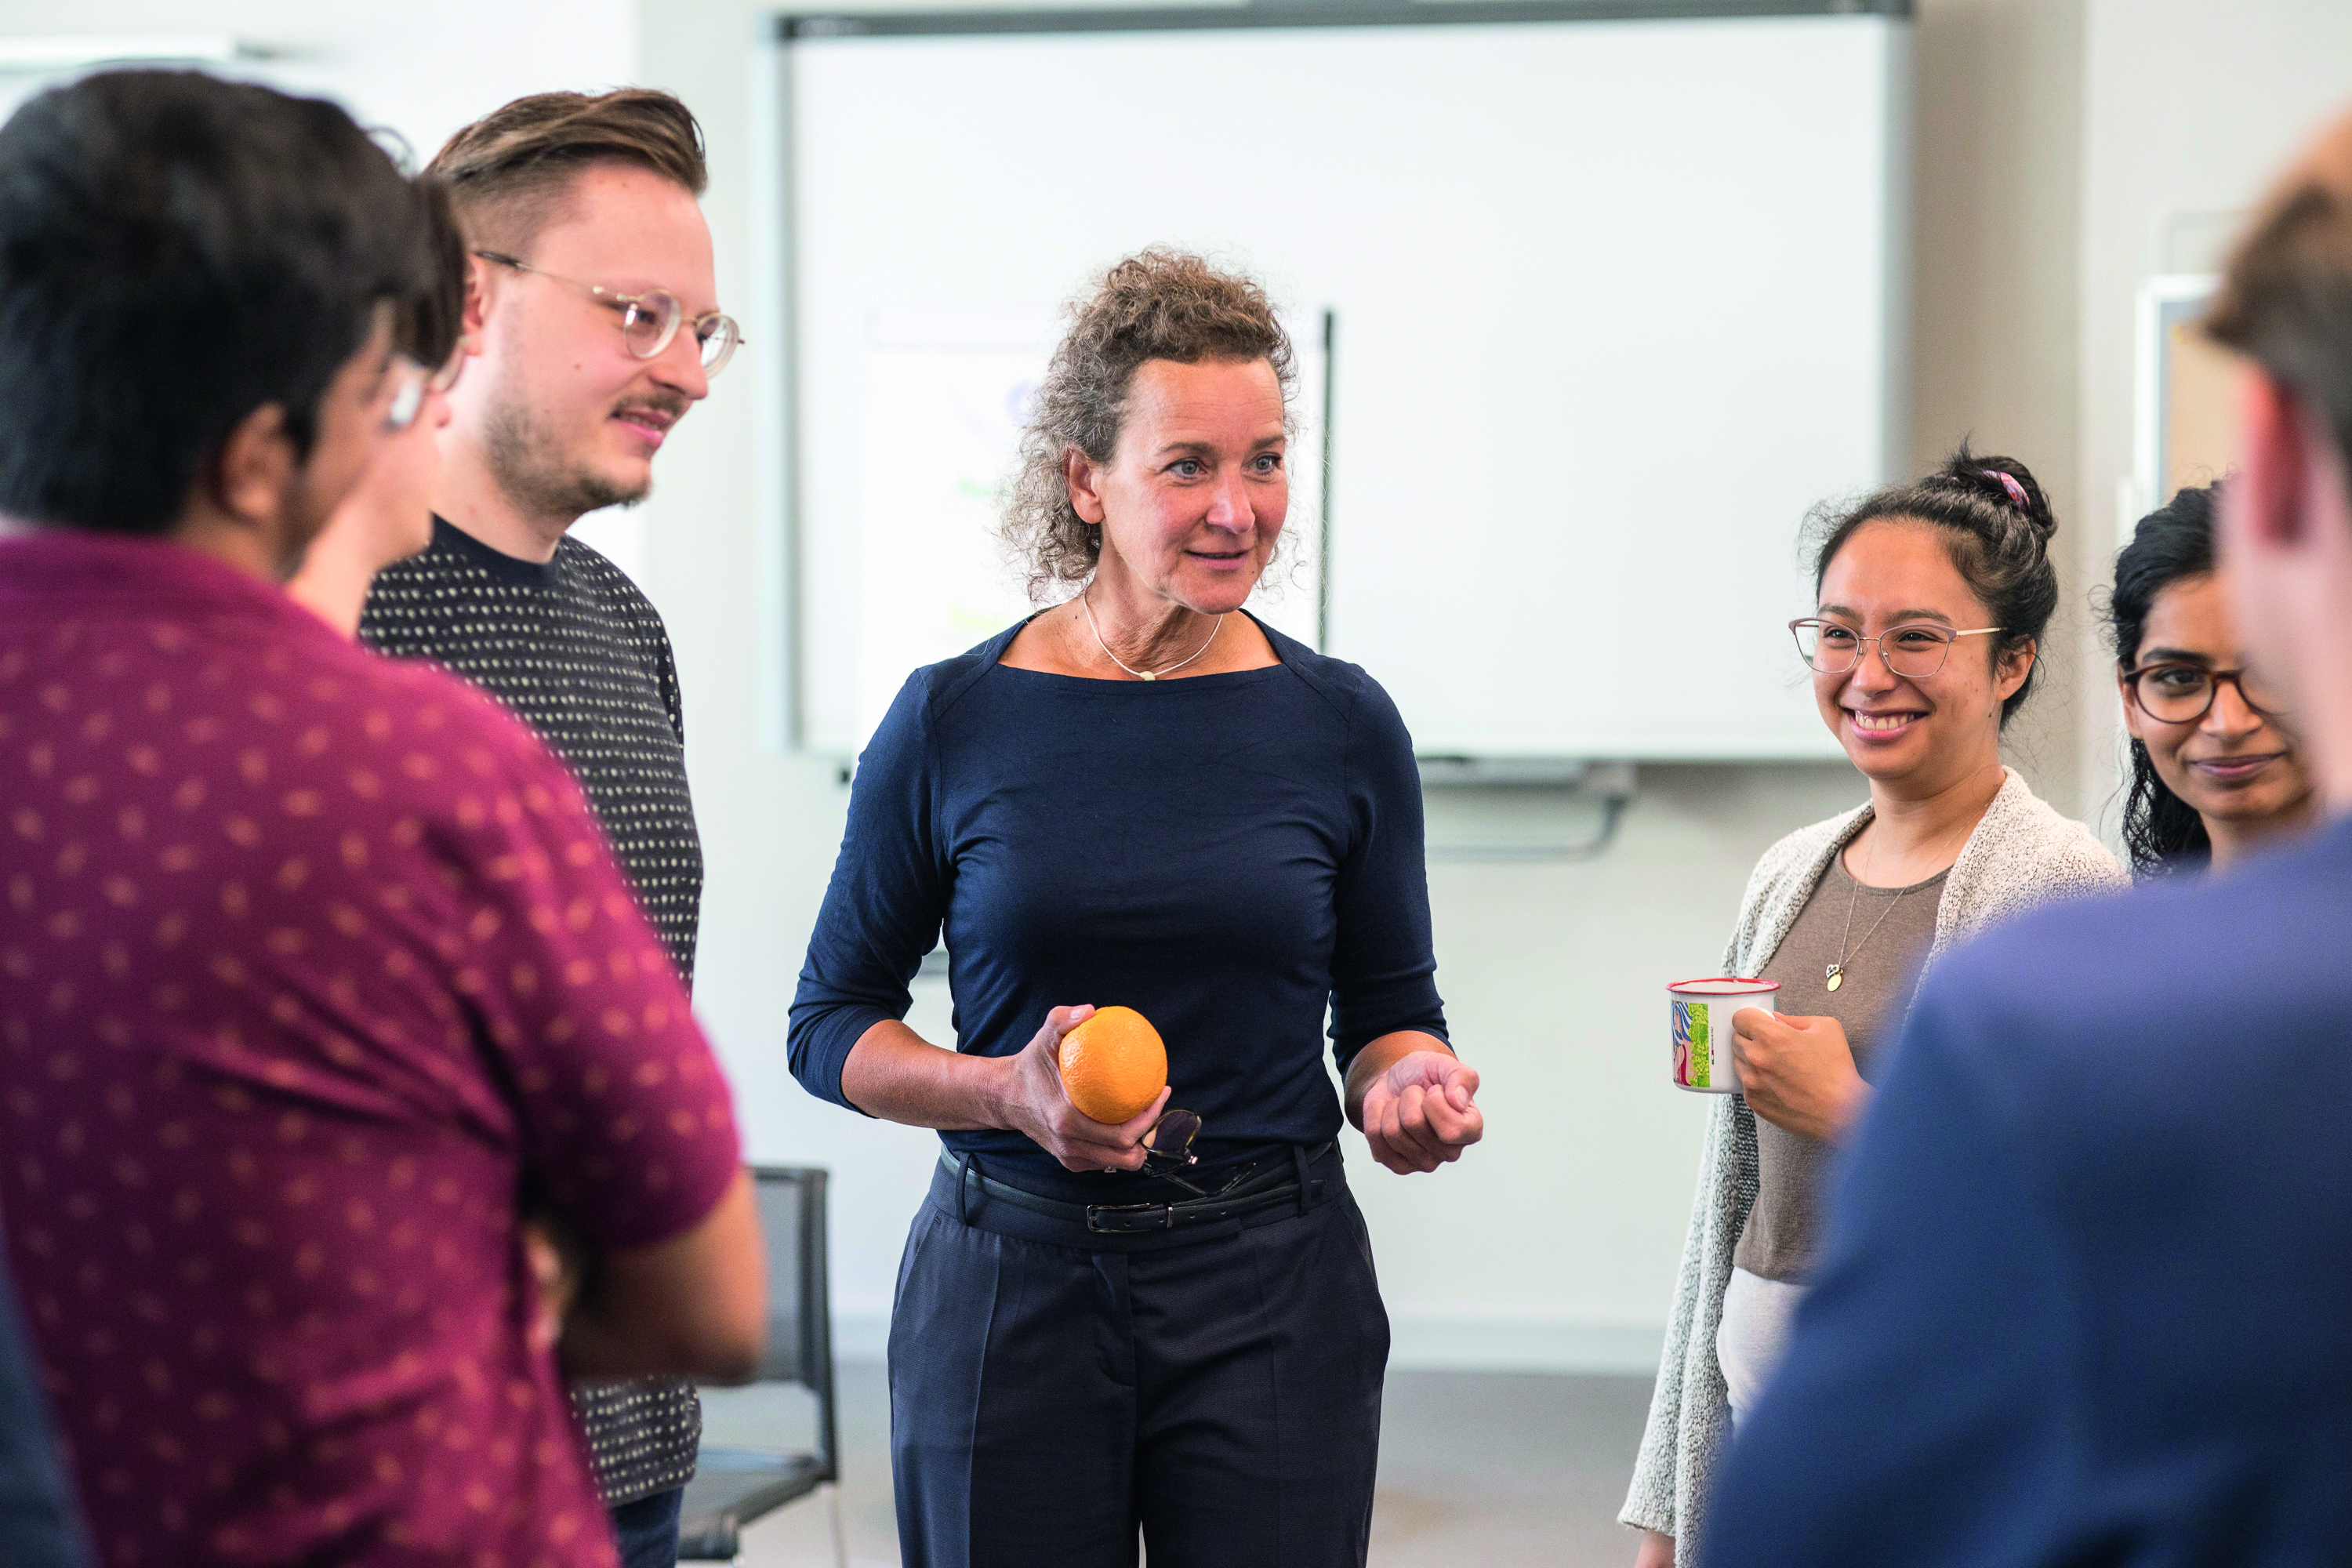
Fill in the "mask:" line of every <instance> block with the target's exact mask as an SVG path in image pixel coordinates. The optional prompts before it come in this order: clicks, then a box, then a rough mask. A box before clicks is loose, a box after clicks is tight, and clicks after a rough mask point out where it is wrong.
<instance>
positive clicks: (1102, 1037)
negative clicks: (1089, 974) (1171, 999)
mask: <svg viewBox="0 0 2352 1568" xmlns="http://www.w3.org/2000/svg"><path fill="white" fill-rule="evenodd" d="M1061 1066H1062V1092H1063V1093H1065V1094H1066V1095H1068V1096H1069V1097H1070V1103H1071V1104H1072V1105H1075V1106H1076V1107H1077V1108H1078V1110H1079V1112H1080V1113H1081V1114H1083V1115H1086V1116H1089V1117H1092V1118H1093V1119H1094V1120H1095V1121H1100V1122H1105V1123H1108V1125H1110V1126H1113V1127H1116V1126H1118V1124H1119V1123H1120V1122H1122V1121H1126V1120H1127V1119H1128V1118H1129V1117H1130V1116H1133V1115H1136V1114H1137V1113H1139V1111H1141V1110H1143V1108H1144V1107H1146V1106H1148V1105H1150V1103H1151V1102H1152V1101H1153V1100H1157V1099H1159V1098H1160V1090H1161V1089H1166V1088H1167V1087H1168V1047H1166V1046H1164V1045H1162V1044H1160V1031H1159V1030H1157V1029H1155V1028H1153V1027H1152V1026H1151V1020H1150V1019H1149V1018H1147V1017H1145V1016H1143V1015H1142V1014H1140V1013H1139V1012H1137V1011H1136V1010H1135V1009H1134V1008H1132V1007H1104V1008H1101V1009H1099V1010H1097V1012H1096V1014H1095V1016H1093V1017H1091V1018H1088V1019H1087V1021H1086V1022H1085V1023H1083V1024H1080V1025H1079V1026H1077V1027H1076V1028H1075V1029H1072V1030H1071V1031H1070V1032H1069V1033H1068V1034H1066V1035H1064V1036H1063V1037H1062V1057H1061Z"/></svg>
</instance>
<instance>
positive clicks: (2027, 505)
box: [1977, 468, 2033, 511]
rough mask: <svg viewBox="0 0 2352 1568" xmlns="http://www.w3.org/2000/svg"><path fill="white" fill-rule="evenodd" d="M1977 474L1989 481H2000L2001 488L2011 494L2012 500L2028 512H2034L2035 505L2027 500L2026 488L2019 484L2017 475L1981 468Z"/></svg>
mask: <svg viewBox="0 0 2352 1568" xmlns="http://www.w3.org/2000/svg"><path fill="white" fill-rule="evenodd" d="M1977 472H1978V473H1980V474H1982V475H1983V476H1984V477H1985V478H1987V479H1999V480H2000V488H2001V489H2005V490H2007V491H2008V492H2009V499H2010V500H2013V501H2015V502H2016V503H2017V504H2018V505H2020V506H2021V507H2023V508H2024V509H2025V510H2028V511H2032V510H2033V503H2032V501H2031V500H2027V499H2026V496H2025V487H2024V486H2023V485H2021V484H2019V483H2018V482H2017V476H2016V475H2014V474H2004V473H2002V472H2001V471H2000V469H1999V468H1979V469H1978V470H1977Z"/></svg>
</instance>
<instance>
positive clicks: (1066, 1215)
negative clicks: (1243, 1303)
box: [940, 1143, 1339, 1236]
mask: <svg viewBox="0 0 2352 1568" xmlns="http://www.w3.org/2000/svg"><path fill="white" fill-rule="evenodd" d="M1337 1147H1339V1145H1338V1144H1336V1143H1325V1144H1321V1145H1319V1146H1318V1147H1316V1148H1313V1149H1309V1150H1307V1151H1306V1158H1305V1159H1304V1160H1303V1161H1296V1162H1294V1161H1283V1162H1280V1163H1276V1162H1272V1161H1265V1162H1261V1163H1258V1164H1253V1165H1249V1166H1245V1167H1244V1168H1243V1170H1242V1171H1241V1172H1240V1173H1239V1174H1237V1175H1235V1176H1234V1178H1233V1179H1232V1180H1231V1181H1230V1182H1228V1183H1227V1184H1225V1185H1224V1186H1223V1187H1221V1188H1219V1189H1218V1190H1217V1191H1216V1192H1213V1193H1212V1194H1209V1195H1207V1196H1206V1197H1199V1198H1186V1199H1184V1200H1183V1201H1182V1202H1181V1203H1172V1204H1069V1203H1063V1202H1061V1201H1060V1200H1059V1199H1055V1198H1048V1197H1041V1196H1039V1195H1038V1194H1035V1193H1033V1192H1029V1191H1027V1190H1025V1189H1024V1188H1021V1187H1016V1186H1013V1185H1012V1184H1009V1183H1005V1182H1000V1181H998V1180H997V1179H996V1178H995V1177H993V1176H989V1175H983V1174H982V1173H981V1171H980V1169H979V1167H978V1165H977V1164H976V1163H971V1162H969V1161H967V1160H964V1159H962V1158H961V1157H959V1156H958V1155H956V1154H954V1153H951V1152H949V1151H948V1150H946V1149H941V1150H940V1164H941V1165H943V1166H945V1167H946V1169H947V1173H948V1174H949V1175H950V1176H952V1177H955V1178H956V1180H957V1182H958V1184H959V1192H958V1197H959V1198H961V1196H962V1195H963V1194H965V1193H972V1192H976V1193H978V1194H980V1195H981V1196H982V1197H985V1198H993V1199H995V1200H996V1201H998V1202H999V1203H1007V1204H1011V1205H1013V1207H1015V1208H1024V1209H1027V1210H1028V1211H1029V1212H1030V1213H1031V1214H1041V1215H1046V1216H1047V1217H1049V1218H1052V1219H1058V1220H1063V1221H1066V1222H1067V1223H1069V1224H1071V1225H1083V1226H1086V1227H1087V1230H1089V1231H1092V1232H1094V1233H1095V1234H1096V1235H1098V1236H1128V1235H1134V1234H1137V1233H1139V1232H1143V1231H1153V1230H1182V1229H1184V1228H1185V1227H1186V1226H1196V1225H1214V1224H1216V1223H1217V1222H1218V1221H1220V1220H1229V1219H1239V1218H1240V1217H1241V1216H1242V1215H1251V1214H1256V1213H1258V1212H1259V1211H1260V1210H1262V1209H1270V1208H1275V1207H1277V1206H1278V1205H1283V1204H1297V1205H1298V1210H1299V1212H1300V1213H1301V1214H1304V1213H1306V1212H1307V1206H1308V1205H1311V1204H1313V1203H1315V1202H1316V1201H1318V1199H1319V1198H1320V1197H1321V1196H1322V1194H1323V1188H1324V1186H1325V1183H1324V1182H1323V1181H1322V1179H1321V1178H1319V1177H1315V1176H1309V1177H1308V1178H1307V1188H1306V1192H1305V1194H1304V1196H1303V1197H1302V1195H1301V1194H1300V1191H1299V1184H1298V1183H1299V1173H1300V1172H1301V1171H1302V1170H1304V1168H1305V1167H1306V1166H1308V1165H1313V1164H1318V1163H1321V1161H1322V1159H1323V1157H1324V1156H1325V1155H1327V1154H1328V1153H1330V1152H1332V1150H1334V1149H1336V1148H1337Z"/></svg>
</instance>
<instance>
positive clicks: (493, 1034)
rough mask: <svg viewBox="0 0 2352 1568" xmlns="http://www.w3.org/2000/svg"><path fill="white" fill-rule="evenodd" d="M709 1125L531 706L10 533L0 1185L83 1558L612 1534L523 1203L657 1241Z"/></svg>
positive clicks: (682, 1220)
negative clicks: (522, 1227)
mask: <svg viewBox="0 0 2352 1568" xmlns="http://www.w3.org/2000/svg"><path fill="white" fill-rule="evenodd" d="M737 1162H738V1152H737V1143H736V1135H735V1125H734V1121H733V1116H732V1113H731V1110H730V1105H729V1100H728V1094H727V1089H726V1085H725V1083H724V1081H723V1080H722V1079H721V1078H720V1075H719V1068H718V1066H717V1064H716V1063H715V1062H714V1060H713V1059H712V1057H711V1055H710V1051H709V1047H708V1046H707V1045H706V1043H705V1042H704V1040H703V1038H702V1036H701V1035H700V1033H699V1032H698V1030H697V1028H696V1027H695V1025H694V1022H693V1019H692V1017H691V1016H690V1015H689V1013H688V1004H687V999H686V995H685V994H684V992H683V991H682V990H681V989H680V988H679V985H678V982H677V976H676V973H675V972H674V971H673V970H672V968H671V965H670V963H669V961H668V959H667V956H666V955H665V953H664V952H663V949H662V946H661V943H660V942H659V940H658V939H657V938H656V936H655V935H654V933H653V931H651V930H650V929H649V928H648V927H647V926H646V921H645V919H644V917H643V915H642V914H641V913H640V912H639V910H638V908H637V905H636V903H635V900H634V899H633V898H632V897H631V895H630V893H629V890H628V889H627V886H626V884H625V883H624V882H623V880H622V879H621V877H620V874H619V873H618V871H617V870H616V869H615V868H614V865H613V863H612V859H611V857H610V855H609V854H608V852H607V851H606V849H605V847H604V840H603V838H602V837H601V836H600V834H599V833H598V830H597V828H596V826H595V823H594V821H593V818H591V816H589V814H588V811H587V808H586V807H585V805H583V802H582V800H581V797H580V793H579V790H578V788H577V786H576V785H574V784H573V783H572V779H571V777H570V775H569V774H567V773H565V772H564V770H563V768H562V765H561V764H560V763H557V762H556V761H555V759H554V758H553V757H552V756H551V755H550V754H549V753H548V752H547V751H546V750H545V749H544V748H543V747H542V746H541V744H540V743H539V742H537V741H536V740H534V739H533V738H532V737H531V736H530V733H529V732H528V731H526V730H524V728H523V727H522V726H521V725H520V724H519V723H517V722H516V721H514V720H513V719H512V718H511V717H509V716H508V715H507V714H506V713H505V712H504V711H502V710H499V708H498V707H497V706H496V705H495V704H494V703H493V702H491V701H490V700H488V698H486V697H483V696H481V695H479V694H478V693H477V692H474V691H472V690H471V689H468V688H467V687H465V686H464V685H463V684H462V683H460V682H459V681H457V679H454V678H452V677H450V676H448V675H446V674H445V673H442V672H440V671H437V670H435V669H432V668H427V667H424V666H419V665H404V664H396V663H394V662H391V661H389V660H386V659H383V658H378V657H377V656H375V655H373V654H371V653H368V652H366V651H364V650H362V648H360V647H356V646H355V645H353V644H352V643H349V642H346V641H345V640H343V639H342V638H341V637H338V636H336V635H335V634H334V633H333V632H331V630H329V629H328V628H327V627H326V626H324V625H323V624H321V623H320V622H319V621H318V620H316V619H315V618H314V617H312V616H310V614H309V613H308V612H307V611H305V610H303V609H302V608H300V607H299V605H295V604H294V602H293V601H291V600H290V599H289V598H287V597H286V596H285V595H283V594H281V593H279V592H278V591H277V590H276V589H275V588H272V587H270V586H269V585H268V584H263V583H261V582H259V581H257V580H256V579H253V578H250V577H248V576H246V575H245V574H241V573H238V572H236V571H235V570H233V569H231V568H229V567H227V566H226V565H223V564H221V563H217V562H214V561H212V560H209V559H207V558H205V557H203V556H199V555H196V554H194V553H192V552H187V551H184V550H181V549H179V548H177V547H175V546H173V545H170V544H165V543H161V542H149V541H139V540H128V539H119V538H104V537H99V536H93V535H88V534H78V533H67V532H45V533H42V534H39V535H37V536H34V537H31V538H27V539H20V540H13V541H0V1221H5V1228H6V1236H7V1245H8V1248H9V1259H10V1262H11V1264H12V1265H13V1267H14V1268H15V1270H16V1280H17V1284H18V1287H19V1289H20V1291H21V1293H22V1296H23V1298H24V1303H25V1307H26V1318H27V1320H28V1321H29V1322H30V1324H31V1327H32V1331H33V1337H34V1340H35V1342H36V1344H37V1349H38V1352H39V1357H40V1363H41V1367H42V1371H43V1373H44V1374H45V1376H46V1378H47V1382H48V1385H49V1387H50V1390H51V1392H52V1394H54V1396H55V1400H56V1407H57V1411H58V1416H59V1421H60V1425H61V1426H63V1428H64V1436H65V1440H66V1445H67V1447H68V1453H69V1458H70V1459H71V1461H72V1466H73V1471H74V1475H75V1479H76V1480H77V1482H78V1484H79V1488H80V1490H81V1494H82V1498H83V1501H84V1503H85V1505H86V1507H87V1509H88V1511H89V1515H90V1518H91V1520H92V1521H93V1525H94V1527H95V1533H96V1535H97V1537H98V1543H99V1547H100V1552H102V1553H103V1554H104V1556H105V1558H106V1560H107V1561H108V1562H109V1563H110V1564H114V1565H116V1568H148V1565H163V1564H170V1565H173V1568H180V1565H186V1564H201V1563H295V1562H302V1563H325V1562H332V1563H369V1564H395V1563H396V1564H411V1563H416V1564H422V1563H436V1564H440V1563H466V1564H474V1563H480V1564H485V1565H489V1564H496V1565H499V1568H517V1565H522V1564H530V1563H557V1564H595V1565H599V1568H603V1565H607V1564H610V1563H613V1561H614V1552H613V1546H612V1542H611V1539H610V1536H609V1534H608V1531H607V1526H606V1524H605V1521H604V1511H603V1510H602V1508H601V1507H600V1506H599V1504H598V1501H597V1499H596V1495H595V1492H594V1490H593V1486H592V1484H591V1482H590V1479H589V1475H588V1470H587V1467H586V1464H585V1461H584V1457H583V1453H582V1450H581V1445H580V1441H579V1437H578V1434H577V1433H576V1431H575V1430H574V1428H573V1427H572V1424H571V1419H570V1416H569V1415H568V1413H567V1409H566V1402H565V1398H564V1394H563V1389H562V1383H561V1381H560V1379H559V1376H558V1373H557V1370H556V1367H555V1364H554V1362H553V1360H552V1358H551V1355H550V1354H549V1353H547V1352H534V1351H532V1350H530V1348H529V1347H528V1346H527V1344H526V1342H525V1330H526V1325H527V1323H528V1321H529V1318H530V1305H531V1289H530V1284H529V1280H528V1276H527V1274H526V1271H525V1269H524V1267H523V1263H522V1259H521V1256H520V1249H519V1247H518V1244H517V1239H516V1235H517V1231H516V1225H517V1212H518V1207H519V1205H520V1204H522V1203H523V1202H524V1201H526V1196H527V1195H528V1198H529V1199H530V1201H534V1202H539V1203H543V1204H545V1205H548V1206H550V1207H551V1208H552V1209H553V1210H554V1211H555V1212H556V1213H557V1214H559V1215H562V1216H563V1217H564V1218H565V1219H567V1220H569V1221H570V1222H571V1224H572V1226H575V1227H576V1228H577V1229H578V1230H579V1232H580V1233H581V1234H582V1235H583V1237H585V1238H586V1239H587V1241H588V1242H589V1243H590V1244H591V1245H592V1246H594V1247H643V1246H647V1245H651V1244H653V1243H656V1242H659V1241H663V1240H667V1239H668V1238H670V1237H675V1236H677V1235H679V1234H680V1233H682V1232H684V1231H685V1230H687V1229H688V1228H689V1227H691V1226H693V1225H694V1224H695V1223H696V1222H698V1220H700V1219H701V1218H702V1217H703V1216H704V1215H707V1214H708V1213H709V1211H710V1209H711V1208H712V1206H713V1205H715V1204H716V1203H717V1201H718V1199H719V1195H720V1194H722V1193H723V1192H724V1190H725V1188H726V1186H727V1184H728V1183H729V1181H730V1179H731V1178H732V1176H733V1174H734V1172H735V1169H736V1165H737Z"/></svg>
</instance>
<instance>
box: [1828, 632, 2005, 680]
mask: <svg viewBox="0 0 2352 1568" xmlns="http://www.w3.org/2000/svg"><path fill="white" fill-rule="evenodd" d="M2000 629H2001V628H2000V627H1999V626H1971V627H1969V629H1968V630H1966V631H1955V630H1953V629H1952V628H1951V627H1950V626H1931V625H1929V624H1927V623H1926V622H1923V621H1912V622H1907V623H1906V624H1905V625H1902V626H1889V627H1887V628H1886V629H1885V631H1883V632H1880V633H1878V634H1877V635H1876V636H1874V637H1864V636H1863V635H1862V634H1861V633H1860V632H1858V631H1856V630H1854V628H1853V627H1852V626H1847V625H1846V624H1845V623H1844V622H1843V621H1830V620H1823V619H1822V618H1821V617H1820V616H1807V617H1805V618H1804V619H1802V620H1796V621H1790V623H1789V631H1790V635H1791V636H1793V637H1795V638H1796V639H1797V651H1798V652H1799V653H1800V654H1802V655H1803V656H1804V659H1805V662H1806V663H1807V664H1809V665H1811V666H1812V667H1813V668H1815V669H1817V670H1819V671H1821V672H1822V674H1823V675H1843V674H1844V673H1846V671H1848V670H1850V669H1852V668H1853V667H1854V666H1855V665H1857V664H1859V663H1861V662H1862V650H1863V647H1864V644H1867V643H1876V644H1877V645H1878V657H1879V658H1881V659H1883V660H1885V664H1886V668H1887V669H1888V670H1889V671H1890V672H1892V673H1894V674H1895V675H1899V676H1901V677H1902V678H1903V679H1906V680H1924V679H1927V677H1928V676H1931V675H1933V674H1935V673H1936V672H1937V670H1939V669H1941V668H1944V660H1946V659H1947V658H1950V657H1951V654H1952V645H1953V644H1954V643H1956V642H1958V641H1959V639H1960V638H1962V637H1987V636H1990V634H1992V633H1994V632H1997V631H2000Z"/></svg>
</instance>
